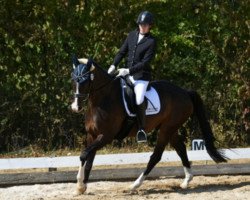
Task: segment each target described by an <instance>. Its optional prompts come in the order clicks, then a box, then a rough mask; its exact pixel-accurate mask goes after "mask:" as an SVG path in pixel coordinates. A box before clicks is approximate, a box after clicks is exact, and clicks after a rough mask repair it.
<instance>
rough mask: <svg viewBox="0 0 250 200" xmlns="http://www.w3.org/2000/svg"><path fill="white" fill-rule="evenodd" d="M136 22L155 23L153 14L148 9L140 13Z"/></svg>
mask: <svg viewBox="0 0 250 200" xmlns="http://www.w3.org/2000/svg"><path fill="white" fill-rule="evenodd" d="M136 23H137V24H138V25H139V24H149V25H152V24H153V15H152V13H150V12H148V11H143V12H141V13H140V14H139V16H138V18H137V21H136Z"/></svg>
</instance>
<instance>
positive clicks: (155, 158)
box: [130, 145, 165, 190]
mask: <svg viewBox="0 0 250 200" xmlns="http://www.w3.org/2000/svg"><path fill="white" fill-rule="evenodd" d="M164 149H165V145H157V146H156V147H155V150H154V153H153V154H152V155H151V157H150V160H149V163H148V165H147V168H146V170H145V171H144V172H143V173H142V174H141V175H140V176H139V178H138V179H136V181H135V182H134V183H133V184H132V185H131V186H130V190H136V189H137V188H139V187H140V186H141V185H142V183H143V181H144V180H145V178H146V177H147V175H148V174H149V173H150V172H151V170H152V169H153V168H154V166H155V165H156V164H157V163H158V162H159V161H160V160H161V157H162V154H163V151H164Z"/></svg>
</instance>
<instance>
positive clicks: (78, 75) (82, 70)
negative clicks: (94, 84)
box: [71, 56, 95, 112]
mask: <svg viewBox="0 0 250 200" xmlns="http://www.w3.org/2000/svg"><path fill="white" fill-rule="evenodd" d="M94 69H95V66H94V64H93V61H92V60H91V59H84V58H82V59H77V58H76V57H75V56H74V57H73V72H72V79H73V80H74V82H75V99H74V102H73V103H72V104H71V109H72V110H73V111H74V112H81V111H82V109H83V108H82V106H81V101H82V100H83V99H84V98H86V97H87V95H88V93H89V90H90V82H91V81H93V79H94V75H93V71H94Z"/></svg>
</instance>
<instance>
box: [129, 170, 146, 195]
mask: <svg viewBox="0 0 250 200" xmlns="http://www.w3.org/2000/svg"><path fill="white" fill-rule="evenodd" d="M145 178H146V176H144V175H143V173H142V174H141V175H140V176H139V178H137V180H136V181H135V182H134V183H133V184H132V185H130V187H129V188H130V190H132V191H133V190H136V189H137V188H139V187H140V186H141V185H142V183H143V181H144V180H145Z"/></svg>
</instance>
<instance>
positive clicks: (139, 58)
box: [113, 30, 156, 80]
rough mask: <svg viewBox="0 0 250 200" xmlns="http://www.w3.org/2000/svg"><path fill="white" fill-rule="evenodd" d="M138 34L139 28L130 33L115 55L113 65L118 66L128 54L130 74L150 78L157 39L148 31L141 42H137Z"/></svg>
mask: <svg viewBox="0 0 250 200" xmlns="http://www.w3.org/2000/svg"><path fill="white" fill-rule="evenodd" d="M138 36H139V32H138V30H135V31H132V32H130V33H129V34H128V36H127V38H126V40H125V42H124V43H123V45H122V47H121V48H120V50H119V52H118V54H117V55H116V56H115V59H114V62H113V65H115V66H117V65H118V64H119V63H120V62H121V60H122V59H123V58H124V57H125V56H126V55H127V60H126V63H127V67H128V68H129V74H130V75H132V76H133V78H134V79H135V80H150V79H151V68H150V61H151V60H152V59H153V57H154V55H155V50H156V41H155V38H154V37H153V36H152V35H151V34H150V33H147V34H145V35H144V37H143V38H142V39H141V40H140V42H139V43H137V41H138Z"/></svg>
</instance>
